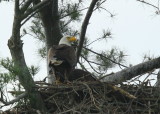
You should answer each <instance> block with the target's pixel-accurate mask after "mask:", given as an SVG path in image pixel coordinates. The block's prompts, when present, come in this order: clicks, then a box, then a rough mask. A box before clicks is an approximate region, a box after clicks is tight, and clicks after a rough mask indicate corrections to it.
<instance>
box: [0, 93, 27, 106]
mask: <svg viewBox="0 0 160 114" xmlns="http://www.w3.org/2000/svg"><path fill="white" fill-rule="evenodd" d="M27 95H28V94H27V92H24V93H22V94H20V95H18V96H17V97H16V98H15V99H13V100H11V101H9V102H4V101H3V103H4V104H5V106H7V105H10V104H13V103H15V102H18V101H19V100H20V99H22V98H24V97H26V96H27Z"/></svg>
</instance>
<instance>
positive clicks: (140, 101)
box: [7, 81, 160, 114]
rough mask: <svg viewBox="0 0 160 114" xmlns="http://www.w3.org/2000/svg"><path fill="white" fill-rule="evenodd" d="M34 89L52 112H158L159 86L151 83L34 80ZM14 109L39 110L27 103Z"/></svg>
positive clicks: (22, 111)
mask: <svg viewBox="0 0 160 114" xmlns="http://www.w3.org/2000/svg"><path fill="white" fill-rule="evenodd" d="M36 88H38V91H39V92H40V94H41V96H42V98H43V100H44V102H45V105H46V107H47V109H48V112H49V113H51V114H81V113H87V114H89V113H94V114H96V113H98V114H124V113H126V114H158V113H159V112H160V105H159V104H160V99H159V98H160V96H159V95H160V94H159V93H158V91H159V89H158V88H156V87H151V86H145V85H136V86H135V85H124V84H122V85H119V86H114V85H113V84H109V83H102V82H98V81H94V82H74V83H71V84H61V85H49V84H47V83H44V82H36ZM14 109H15V108H14ZM16 112H17V113H18V114H24V113H25V114H26V113H28V114H30V113H37V114H40V111H38V110H35V109H32V108H31V107H29V106H21V107H17V108H16ZM7 114H9V112H8V113H7ZM12 114H13V110H12Z"/></svg>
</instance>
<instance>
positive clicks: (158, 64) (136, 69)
mask: <svg viewBox="0 0 160 114" xmlns="http://www.w3.org/2000/svg"><path fill="white" fill-rule="evenodd" d="M157 68H160V57H158V58H156V59H153V60H150V61H147V62H144V63H141V64H138V65H135V66H133V67H130V68H127V69H124V70H122V71H119V72H117V73H114V74H112V75H109V76H106V77H105V78H104V81H105V82H113V83H115V84H119V83H122V82H125V81H127V80H130V79H131V78H133V77H136V76H138V75H141V74H144V73H147V72H149V71H152V70H154V69H157Z"/></svg>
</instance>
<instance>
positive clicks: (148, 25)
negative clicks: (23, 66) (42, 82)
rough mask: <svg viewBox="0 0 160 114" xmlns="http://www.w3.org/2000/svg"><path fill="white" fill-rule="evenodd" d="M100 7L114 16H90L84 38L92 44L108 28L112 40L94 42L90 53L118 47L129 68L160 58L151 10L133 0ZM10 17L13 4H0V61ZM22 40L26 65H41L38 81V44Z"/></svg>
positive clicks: (157, 24) (158, 25)
mask: <svg viewBox="0 0 160 114" xmlns="http://www.w3.org/2000/svg"><path fill="white" fill-rule="evenodd" d="M88 3H89V1H87V2H86V4H88ZM103 6H105V7H106V8H107V10H109V11H110V12H113V13H114V14H116V16H115V17H114V18H110V17H109V14H107V13H106V12H105V11H101V12H96V13H94V14H93V16H92V17H91V20H90V24H89V26H88V30H87V36H88V37H89V38H90V40H91V41H92V40H94V39H96V38H98V37H99V35H100V34H101V33H102V29H110V30H111V32H112V33H113V35H112V36H113V39H110V40H108V41H107V42H104V41H103V42H98V43H96V45H93V49H94V50H96V51H99V50H102V49H103V50H107V49H110V48H111V47H118V48H119V49H121V50H123V51H124V52H125V53H126V54H127V55H128V56H127V58H126V60H127V63H128V64H133V65H135V64H138V63H140V62H142V59H143V56H144V54H148V53H150V55H154V56H155V57H157V56H159V55H160V44H159V42H160V32H159V30H160V16H159V15H155V9H154V8H152V7H149V6H146V5H143V4H141V3H140V2H137V1H136V0H108V1H107V2H106V3H105V4H104V5H103ZM13 15H14V14H13V3H11V2H10V3H6V2H2V3H0V31H1V32H0V58H4V57H10V52H9V49H8V47H7V41H8V39H9V38H10V36H11V30H12V23H13ZM23 41H24V52H25V57H26V62H27V65H31V64H33V65H39V66H41V69H40V70H41V72H40V73H39V74H38V77H37V79H42V78H40V77H41V76H42V75H45V76H46V64H45V60H41V59H40V57H38V55H37V52H36V48H38V46H39V45H38V42H37V41H35V40H34V41H33V39H32V38H30V37H24V38H23ZM35 44H36V45H35Z"/></svg>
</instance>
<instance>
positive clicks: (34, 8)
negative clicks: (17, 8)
mask: <svg viewBox="0 0 160 114" xmlns="http://www.w3.org/2000/svg"><path fill="white" fill-rule="evenodd" d="M49 2H51V1H50V0H43V1H42V2H40V3H38V4H36V5H35V6H34V7H32V8H30V9H28V10H26V13H25V14H24V15H22V17H21V18H22V20H23V19H25V18H26V17H28V16H29V15H30V14H32V13H33V12H35V11H36V10H38V9H39V8H42V7H44V6H45V5H47V4H49Z"/></svg>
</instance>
